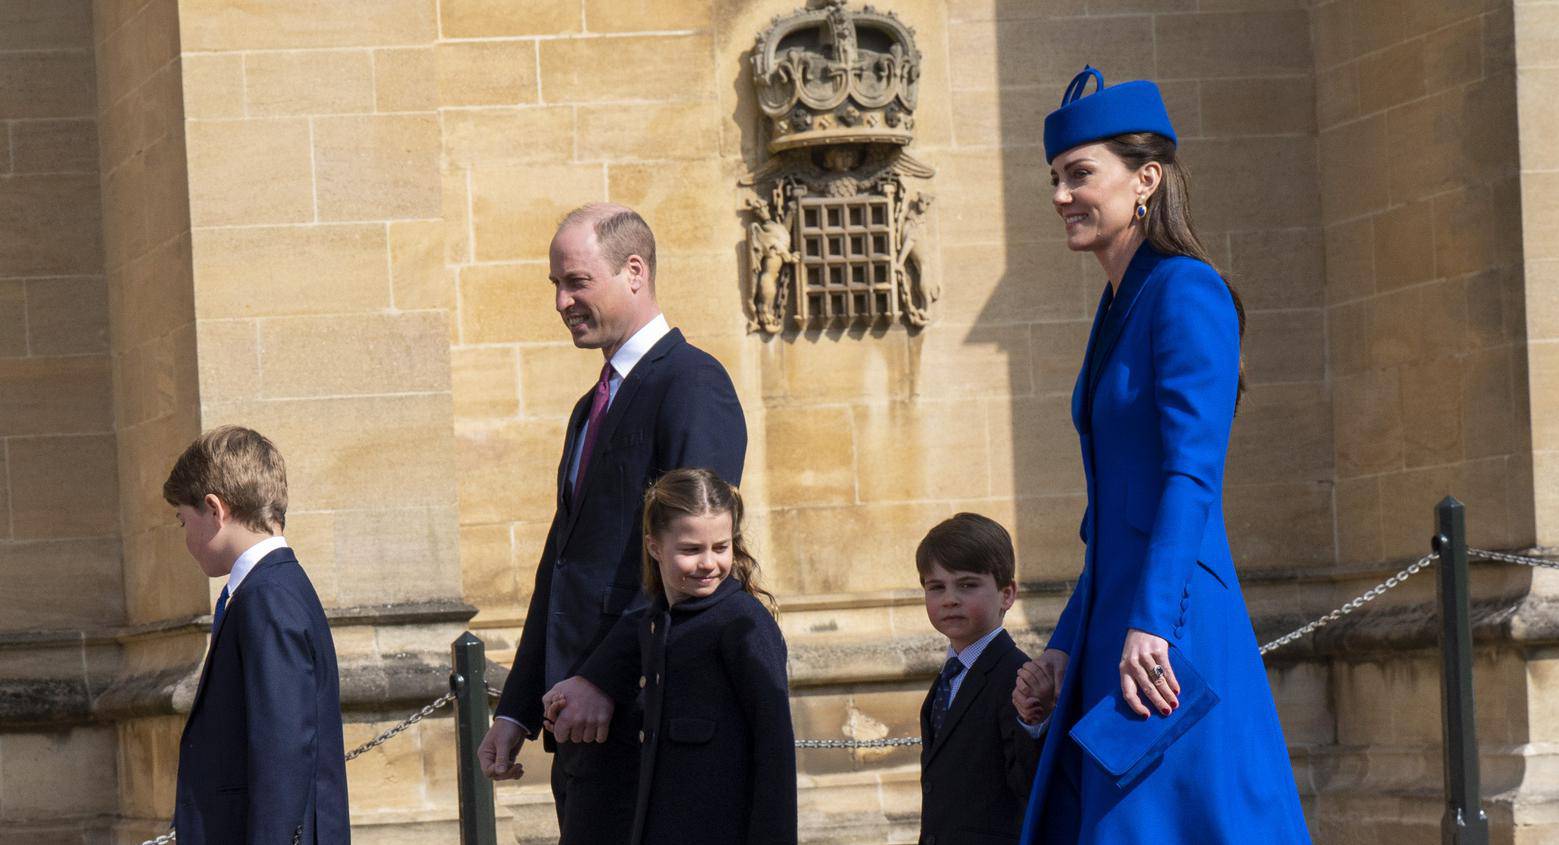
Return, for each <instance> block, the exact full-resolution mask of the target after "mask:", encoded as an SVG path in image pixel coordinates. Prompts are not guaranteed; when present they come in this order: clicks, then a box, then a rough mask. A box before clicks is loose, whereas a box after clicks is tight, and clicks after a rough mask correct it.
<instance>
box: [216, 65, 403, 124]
mask: <svg viewBox="0 0 1559 845" xmlns="http://www.w3.org/2000/svg"><path fill="white" fill-rule="evenodd" d="M244 93H245V98H246V99H245V103H246V104H247V107H248V114H249V116H251V117H282V116H287V115H300V114H355V113H360V112H371V111H373V110H374V68H373V56H372V55H371V54H369V53H366V52H364V51H362V50H307V51H291V50H289V51H287V52H282V53H268V52H253V53H247V54H245V55H244Z"/></svg>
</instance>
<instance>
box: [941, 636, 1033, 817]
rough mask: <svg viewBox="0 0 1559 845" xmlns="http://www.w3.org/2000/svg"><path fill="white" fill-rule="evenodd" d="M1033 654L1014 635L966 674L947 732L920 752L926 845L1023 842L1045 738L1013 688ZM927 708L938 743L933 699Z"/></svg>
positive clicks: (995, 643) (998, 641) (993, 645)
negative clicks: (1033, 730) (1022, 717)
mask: <svg viewBox="0 0 1559 845" xmlns="http://www.w3.org/2000/svg"><path fill="white" fill-rule="evenodd" d="M1027 660H1028V655H1026V654H1024V653H1023V650H1022V649H1020V648H1018V644H1017V643H1015V642H1013V641H1012V636H1011V635H1009V634H1008V633H1007V632H1006V631H1002V632H1001V633H1000V634H997V635H996V637H995V639H992V640H991V642H990V644H989V645H987V646H986V647H985V651H983V652H980V657H979V659H978V660H976V661H974V665H973V666H971V667H969V669H967V670H966V671H967V672H968V676H967V677H965V678H964V680H963V683H962V684H960V685H959V687H958V695H957V696H955V697H954V698H953V703H952V706H951V707H950V708H948V711H947V716H945V717H944V718H943V721H942V730H941V732H940V733H938V734H937V735H936V737H935V738H934V739H931V741H930V742H927V743H926V744H925V745H922V746H921V750H920V843H921V845H994V844H995V843H1001V842H1012V843H1016V842H1017V841H1018V835H1019V833H1020V832H1021V830H1022V827H1023V810H1024V807H1025V805H1027V804H1028V795H1029V787H1030V786H1031V785H1032V784H1033V781H1034V768H1035V766H1036V765H1037V764H1038V762H1039V752H1040V748H1041V747H1042V742H1043V739H1034V738H1032V737H1030V736H1029V735H1028V732H1026V731H1024V730H1023V728H1022V726H1021V725H1019V724H1018V711H1017V709H1016V708H1014V707H1013V706H1012V688H1013V687H1014V686H1015V685H1016V684H1017V678H1018V668H1019V667H1021V666H1022V665H1023V664H1024V663H1025V662H1026V661H1027ZM935 695H936V681H935V680H933V681H932V682H931V689H930V690H928V691H927V693H926V700H925V702H924V703H922V704H921V707H920V735H921V736H922V737H926V738H931V699H932V697H934V696H935Z"/></svg>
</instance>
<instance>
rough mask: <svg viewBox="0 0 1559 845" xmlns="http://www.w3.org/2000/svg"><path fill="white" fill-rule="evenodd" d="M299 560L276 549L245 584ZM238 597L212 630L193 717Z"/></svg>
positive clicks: (234, 595) (287, 551) (230, 601)
mask: <svg viewBox="0 0 1559 845" xmlns="http://www.w3.org/2000/svg"><path fill="white" fill-rule="evenodd" d="M297 560H298V557H297V555H296V554H294V553H293V551H292V549H290V548H288V547H285V546H283V547H282V548H279V549H276V550H275V551H273V552H271V553H270V554H267V555H266V556H265V557H262V558H260V560H259V562H258V563H256V564H255V565H254V568H253V569H251V570H249V575H248V577H246V578H244V583H246V584H249V585H251V586H252V585H254V583H255V582H257V581H258V580H259V579H260V573H261V572H263V571H265V568H266V567H268V566H275V565H276V564H278V563H284V562H286V561H292V562H294V563H296V562H297ZM267 574H269V573H267ZM238 595H239V593H238V591H237V590H234V591H233V592H232V593H231V594H230V595H229V596H228V597H227V608H226V609H225V610H224V611H223V613H222V621H221V622H219V623H218V624H217V625H216V626H215V627H214V628H212V629H211V646H210V647H209V648H207V649H206V659H205V660H204V661H202V662H201V664H200V682H199V683H198V684H197V685H196V686H195V699H194V701H193V702H191V704H190V707H189V712H190V715H191V716H193V715H195V710H196V708H198V707H199V706H200V699H201V697H202V696H204V695H205V694H206V682H207V680H208V679H209V678H210V677H211V663H212V661H213V660H215V659H216V654H217V644H218V643H220V642H221V637H222V632H223V631H226V630H227V628H228V624H227V620H229V619H232V618H233V605H234V603H235V602H237V601H238ZM184 727H185V729H186V730H187V729H188V728H189V723H188V721H186V722H185V725H184Z"/></svg>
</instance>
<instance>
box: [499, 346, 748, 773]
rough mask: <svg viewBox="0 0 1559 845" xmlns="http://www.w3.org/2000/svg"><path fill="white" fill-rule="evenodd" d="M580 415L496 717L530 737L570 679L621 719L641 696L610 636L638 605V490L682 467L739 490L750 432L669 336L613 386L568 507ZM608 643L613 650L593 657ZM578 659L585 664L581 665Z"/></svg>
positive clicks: (719, 387)
mask: <svg viewBox="0 0 1559 845" xmlns="http://www.w3.org/2000/svg"><path fill="white" fill-rule="evenodd" d="M589 411H590V393H588V392H587V393H586V394H585V395H584V396H583V397H582V398H581V399H580V400H579V402H578V403H577V404H575V406H574V413H573V415H572V416H571V417H570V418H569V421H568V429H567V432H566V434H565V437H566V439H565V440H564V447H563V458H562V460H561V461H560V462H559V465H558V477H557V489H558V505H557V512H556V514H555V515H554V516H553V518H552V529H551V531H549V532H548V534H547V542H546V546H545V547H544V549H543V551H542V555H541V563H540V565H539V566H537V568H536V589H535V591H534V592H533V593H532V594H531V602H530V610H529V612H527V613H526V616H525V628H524V630H523V632H522V633H521V635H520V645H519V649H518V651H517V652H516V654H515V657H514V668H513V670H512V671H511V672H510V673H509V679H508V681H507V682H505V684H504V688H503V695H502V696H501V697H500V698H499V700H498V707H497V710H496V714H497V715H499V716H507V717H509V718H512V719H514V720H516V721H518V722H519V723H520V724H522V725H524V726H525V727H527V728H528V729H530V730H532V731H539V730H540V729H541V717H542V707H541V697H542V695H544V694H545V693H546V691H547V690H548V689H551V687H552V685H553V684H555V683H557V682H558V681H561V680H563V679H564V678H567V677H570V676H572V675H575V674H578V675H581V676H583V677H585V678H587V679H588V680H590V681H591V682H592V683H594V684H595V685H596V686H598V687H600V688H601V689H602V690H604V691H606V692H607V693H608V694H610V695H611V696H612V697H613V698H614V699H616V701H617V705H618V712H619V714H621V713H622V712H623V711H626V710H627V709H628V705H631V703H632V702H633V700H634V697H635V695H636V694H637V692H638V688H637V681H638V677H639V671H638V670H639V643H638V635H637V632H636V631H634V629H633V627H632V625H631V624H627V625H623V626H621V629H620V630H617V631H615V632H613V628H614V626H616V624H617V622H618V621H619V620H620V619H621V617H622V615H623V613H624V612H625V611H627V610H630V609H637V608H640V607H643V606H645V604H646V601H645V596H644V588H643V586H642V573H641V568H642V565H643V564H642V557H641V556H642V554H643V552H642V550H641V548H640V546H641V545H642V537H643V528H642V526H641V525H640V518H641V516H642V512H643V505H644V491H645V490H646V489H648V488H649V485H650V484H651V483H653V482H654V481H655V479H656V478H659V477H660V476H661V475H662V474H663V473H665V472H666V471H667V470H672V469H682V468H704V469H709V470H713V471H714V473H715V474H716V475H718V476H720V477H721V478H722V479H724V480H725V481H727V482H729V483H731V484H740V483H741V478H742V464H743V462H744V460H745V458H746V454H747V423H746V421H745V419H744V418H743V416H742V406H741V403H740V402H739V401H738V400H737V398H736V389H735V387H733V386H732V384H731V377H730V376H729V375H727V374H726V372H725V368H724V367H722V366H721V365H720V362H719V361H716V360H715V359H714V358H713V357H712V356H710V355H709V354H708V353H706V352H704V351H703V350H701V349H698V348H697V347H695V346H693V345H692V344H690V343H688V342H687V341H686V340H684V339H683V337H682V332H681V331H679V330H677V329H672V330H671V332H670V333H669V334H667V335H666V336H665V337H662V338H661V339H660V340H659V341H658V342H657V343H656V344H655V345H654V346H652V347H650V350H649V352H647V353H645V355H644V357H643V358H641V359H640V360H639V362H638V364H636V365H634V368H633V370H632V371H631V372H629V373H628V377H627V378H626V379H624V380H623V382H622V384H621V385H619V386H618V388H617V396H616V397H615V398H614V399H613V400H612V404H611V408H610V409H609V410H608V411H607V414H606V418H605V421H604V423H603V425H602V429H601V432H600V433H599V434H597V435H596V437H595V453H594V454H593V455H592V456H591V457H590V460H589V462H588V464H587V465H586V469H585V477H584V478H582V479H579V488H580V489H579V490H578V491H577V492H576V493H575V495H574V496H573V500H572V501H570V500H569V497H568V496H567V495H566V492H567V490H566V482H567V473H568V467H569V463H570V460H571V457H572V454H571V450H572V449H573V448H574V444H575V440H576V437H575V436H576V435H577V434H578V433H579V429H580V427H581V426H582V425H584V422H585V419H586V417H587V416H588V415H589ZM608 633H612V637H611V642H610V643H609V644H608V646H607V647H606V648H598V646H600V645H601V644H602V642H603V640H606V638H607V634H608ZM586 658H592V659H591V661H590V664H589V665H588V666H586V665H585V661H586ZM615 721H616V720H615V719H614V722H615ZM614 727H615V726H614ZM625 800H626V798H625Z"/></svg>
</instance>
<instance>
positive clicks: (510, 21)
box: [439, 0, 580, 38]
mask: <svg viewBox="0 0 1559 845" xmlns="http://www.w3.org/2000/svg"><path fill="white" fill-rule="evenodd" d="M439 13H440V21H439V22H440V29H441V30H442V34H443V36H444V37H445V38H497V37H503V36H514V35H557V34H561V33H569V32H578V31H579V23H580V22H579V0H441V2H440V3H439Z"/></svg>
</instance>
